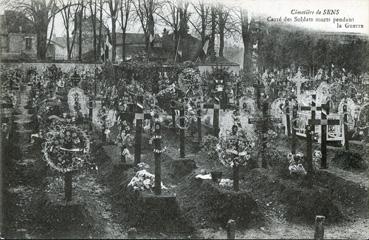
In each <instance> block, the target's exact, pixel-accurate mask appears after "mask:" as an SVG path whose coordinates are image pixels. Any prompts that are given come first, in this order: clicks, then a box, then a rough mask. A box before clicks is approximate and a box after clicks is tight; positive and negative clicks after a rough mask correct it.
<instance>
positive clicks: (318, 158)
mask: <svg viewBox="0 0 369 240" xmlns="http://www.w3.org/2000/svg"><path fill="white" fill-rule="evenodd" d="M321 160H322V152H321V151H319V150H315V151H314V153H313V167H314V169H319V163H320V161H321Z"/></svg>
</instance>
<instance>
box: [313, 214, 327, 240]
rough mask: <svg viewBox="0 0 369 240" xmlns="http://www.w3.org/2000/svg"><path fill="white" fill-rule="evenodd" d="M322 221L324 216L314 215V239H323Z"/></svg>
mask: <svg viewBox="0 0 369 240" xmlns="http://www.w3.org/2000/svg"><path fill="white" fill-rule="evenodd" d="M324 221H325V216H319V215H318V216H316V217H315V233H314V239H315V240H323V239H324Z"/></svg>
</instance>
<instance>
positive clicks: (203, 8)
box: [189, 0, 210, 45]
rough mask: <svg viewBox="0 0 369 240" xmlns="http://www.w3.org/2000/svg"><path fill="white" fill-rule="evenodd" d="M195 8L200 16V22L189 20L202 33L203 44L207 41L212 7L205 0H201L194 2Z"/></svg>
mask: <svg viewBox="0 0 369 240" xmlns="http://www.w3.org/2000/svg"><path fill="white" fill-rule="evenodd" d="M192 6H193V8H194V9H195V11H196V13H197V15H198V17H199V23H198V21H192V20H189V22H190V23H191V25H192V26H193V27H194V29H195V30H196V31H197V32H198V33H199V34H200V37H201V43H202V45H204V44H205V42H206V38H207V36H206V31H207V28H208V25H209V19H208V18H209V12H210V7H209V6H208V5H206V4H205V3H204V1H203V0H199V1H198V2H197V3H193V4H192Z"/></svg>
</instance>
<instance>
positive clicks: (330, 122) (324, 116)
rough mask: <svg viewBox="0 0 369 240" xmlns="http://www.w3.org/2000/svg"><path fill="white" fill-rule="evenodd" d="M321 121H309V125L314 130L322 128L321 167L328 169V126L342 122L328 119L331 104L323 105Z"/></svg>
mask: <svg viewBox="0 0 369 240" xmlns="http://www.w3.org/2000/svg"><path fill="white" fill-rule="evenodd" d="M321 110H322V111H321V117H320V118H321V119H314V120H312V119H309V121H308V123H309V125H312V126H313V128H314V127H315V126H316V125H320V126H321V133H320V138H321V143H320V144H321V145H320V149H321V152H322V160H321V163H320V167H321V168H323V169H327V168H328V167H327V126H329V125H340V121H339V120H338V119H327V115H328V114H329V104H328V103H326V104H323V105H322V109H321Z"/></svg>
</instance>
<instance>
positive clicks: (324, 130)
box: [320, 103, 329, 169]
mask: <svg viewBox="0 0 369 240" xmlns="http://www.w3.org/2000/svg"><path fill="white" fill-rule="evenodd" d="M328 114H329V104H328V103H326V104H324V105H323V106H322V111H321V115H320V119H321V121H322V122H323V121H324V120H326V119H327V116H328ZM320 142H321V147H320V151H321V152H322V161H321V162H320V167H321V168H322V169H327V168H328V166H327V125H326V124H321V131H320Z"/></svg>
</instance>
